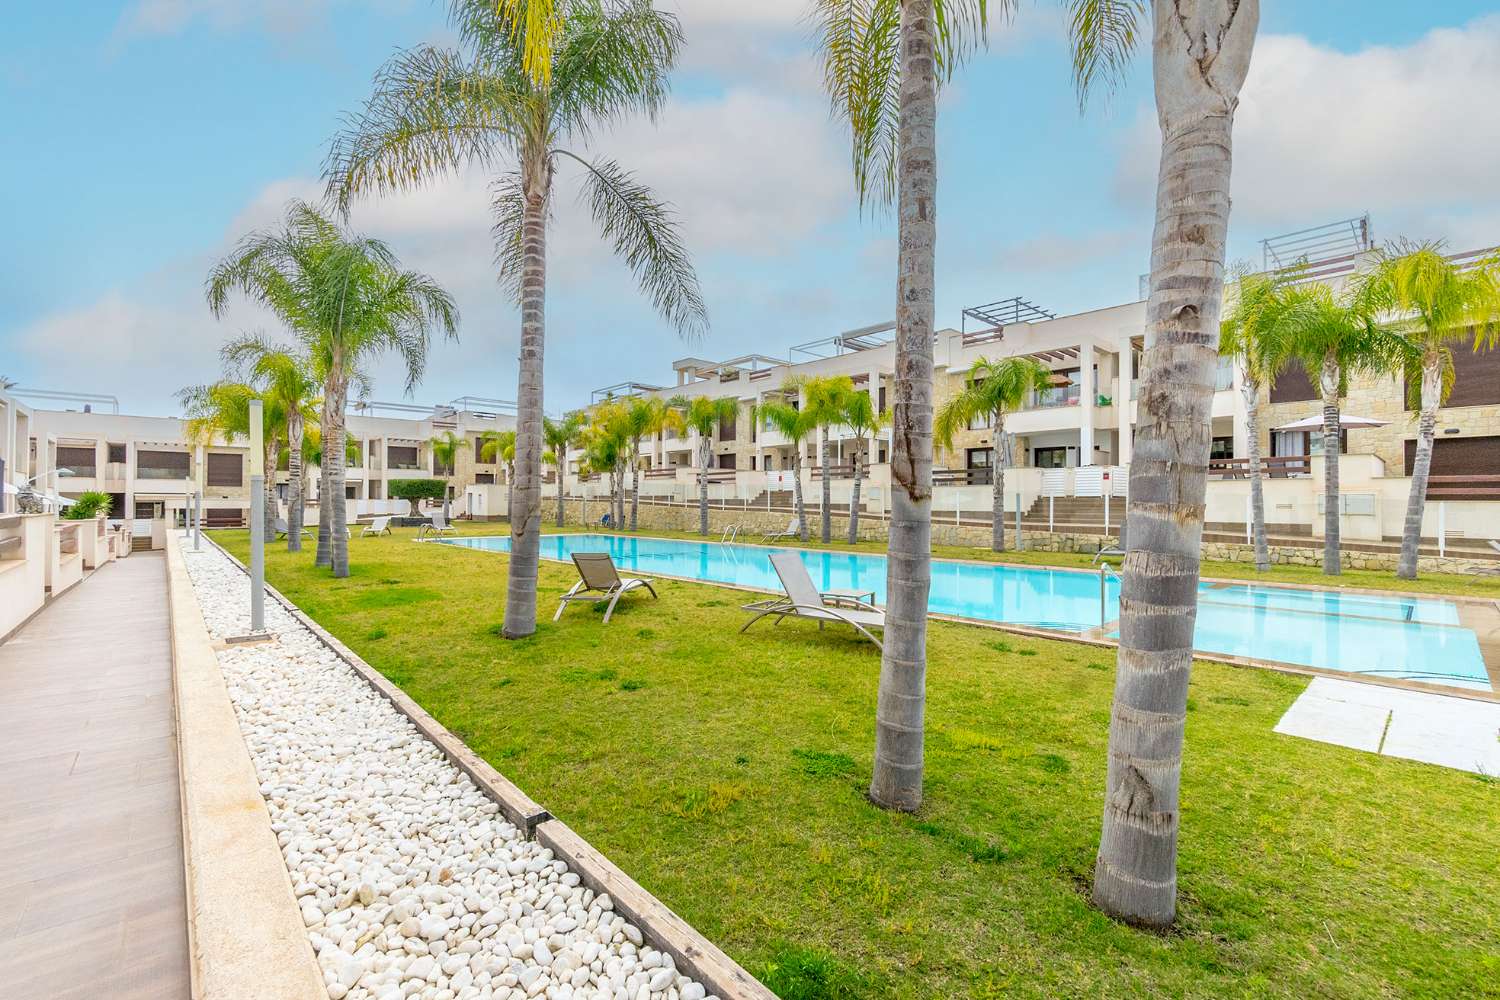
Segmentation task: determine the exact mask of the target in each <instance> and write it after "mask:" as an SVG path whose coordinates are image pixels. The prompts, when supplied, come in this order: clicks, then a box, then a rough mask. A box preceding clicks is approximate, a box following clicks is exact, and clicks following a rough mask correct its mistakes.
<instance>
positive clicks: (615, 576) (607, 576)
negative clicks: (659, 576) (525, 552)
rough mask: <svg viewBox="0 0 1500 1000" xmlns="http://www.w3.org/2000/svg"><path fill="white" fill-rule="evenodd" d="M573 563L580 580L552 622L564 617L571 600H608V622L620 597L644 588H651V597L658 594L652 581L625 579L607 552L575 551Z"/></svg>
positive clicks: (605, 612)
mask: <svg viewBox="0 0 1500 1000" xmlns="http://www.w3.org/2000/svg"><path fill="white" fill-rule="evenodd" d="M573 565H574V566H577V567H578V577H579V579H578V582H577V583H575V584H573V589H572V590H570V591H568V592H567V593H566V594H564V595H563V596H562V602H561V603H560V604H558V606H557V614H555V615H553V616H552V620H553V621H557V620H558V619H559V618H561V617H562V613H563V610H564V609H566V608H567V606H568V604H569V603H570V602H572V601H588V602H590V603H594V604H597V603H598V602H600V601H608V602H609V607H607V608H605V609H604V621H605V624H608V623H609V616H610V615H612V614H614V613H615V605H616V604H618V603H619V601H620V598H622V597H624V596H625V595H626V594H628V593H630V592H631V591H632V590H636V589H639V588H641V587H645V588H646V589H647V590H649V591H651V596H652V597H656V588H655V587H653V586H651V581H650V580H641V579H633V578H631V577H624V578H622V577H621V576H620V572H619V570H617V569H615V561H614V560H613V559H611V558H610V557H609V553H608V552H575V553H573Z"/></svg>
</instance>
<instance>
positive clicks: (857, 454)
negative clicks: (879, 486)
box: [842, 385, 891, 545]
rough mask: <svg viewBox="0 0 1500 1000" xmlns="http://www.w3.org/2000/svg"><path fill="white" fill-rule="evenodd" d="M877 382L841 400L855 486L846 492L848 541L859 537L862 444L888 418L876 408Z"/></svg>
mask: <svg viewBox="0 0 1500 1000" xmlns="http://www.w3.org/2000/svg"><path fill="white" fill-rule="evenodd" d="M876 389H877V387H876V386H873V385H872V386H870V389H869V391H868V392H859V391H856V392H851V393H849V395H848V397H847V398H846V399H845V400H844V416H843V421H842V422H843V424H844V426H845V427H847V428H849V431H850V433H852V434H853V435H854V490H853V492H851V493H850V494H849V544H850V545H853V544H854V543H855V542H857V541H859V489H860V484H861V483H862V482H863V481H864V478H865V446H866V444H867V443H869V442H870V441H871V440H872V439H873V438H874V437H875V435H876V434H878V433H880V430H881V428H883V427H885V426H886V425H887V424H889V423H890V422H891V415H890V414H889V413H887V412H886V411H885V410H880V411H878V412H877V411H876V409H875V403H874V400H873V398H872V397H873V394H874V393H875V392H876Z"/></svg>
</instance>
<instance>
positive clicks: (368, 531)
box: [359, 516, 391, 538]
mask: <svg viewBox="0 0 1500 1000" xmlns="http://www.w3.org/2000/svg"><path fill="white" fill-rule="evenodd" d="M390 533H391V519H390V517H389V516H383V517H377V518H376V519H375V520H373V521H371V522H370V523H369V524H367V525H365V527H364V530H363V531H361V532H360V533H359V537H360V538H365V537H367V536H369V535H389V534H390Z"/></svg>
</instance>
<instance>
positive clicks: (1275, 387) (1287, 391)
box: [1271, 361, 1319, 403]
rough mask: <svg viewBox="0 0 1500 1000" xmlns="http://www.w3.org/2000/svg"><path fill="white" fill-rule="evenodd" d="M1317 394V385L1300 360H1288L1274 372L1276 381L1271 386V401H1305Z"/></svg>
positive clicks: (1316, 396)
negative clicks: (1279, 369)
mask: <svg viewBox="0 0 1500 1000" xmlns="http://www.w3.org/2000/svg"><path fill="white" fill-rule="evenodd" d="M1318 395H1319V393H1318V389H1317V387H1316V386H1315V385H1313V382H1312V379H1311V378H1310V377H1309V376H1308V374H1307V369H1306V368H1303V367H1302V362H1300V361H1288V362H1287V363H1286V365H1285V366H1284V367H1283V368H1282V369H1281V371H1279V372H1277V373H1276V381H1275V383H1273V384H1272V386H1271V402H1273V403H1305V402H1307V401H1308V400H1312V399H1317V398H1318Z"/></svg>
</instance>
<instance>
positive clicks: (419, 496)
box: [387, 479, 448, 500]
mask: <svg viewBox="0 0 1500 1000" xmlns="http://www.w3.org/2000/svg"><path fill="white" fill-rule="evenodd" d="M447 493H448V484H447V483H445V482H443V481H442V480H441V479H392V480H391V483H390V487H389V489H388V491H387V495H388V496H389V497H390V498H391V499H392V500H441V499H443V497H444V496H446V495H447Z"/></svg>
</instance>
